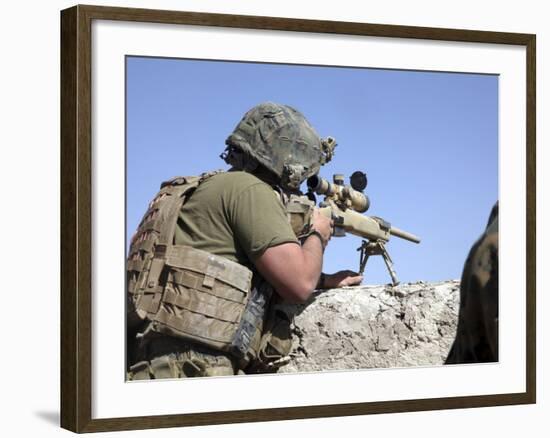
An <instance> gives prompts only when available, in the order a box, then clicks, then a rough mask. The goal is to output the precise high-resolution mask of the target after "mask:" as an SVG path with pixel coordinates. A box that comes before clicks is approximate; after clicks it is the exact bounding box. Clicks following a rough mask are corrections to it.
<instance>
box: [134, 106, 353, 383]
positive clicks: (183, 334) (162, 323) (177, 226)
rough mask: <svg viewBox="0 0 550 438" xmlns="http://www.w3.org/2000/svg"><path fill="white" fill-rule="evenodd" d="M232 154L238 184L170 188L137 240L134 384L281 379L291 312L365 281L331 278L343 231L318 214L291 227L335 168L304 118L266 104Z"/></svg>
mask: <svg viewBox="0 0 550 438" xmlns="http://www.w3.org/2000/svg"><path fill="white" fill-rule="evenodd" d="M226 145H227V147H226V149H225V151H224V153H223V154H222V155H221V157H222V158H223V159H224V160H225V161H226V163H228V164H230V165H231V169H230V170H229V171H228V172H211V173H206V174H203V175H201V176H200V177H179V178H174V179H172V180H170V181H167V182H165V183H163V184H162V186H161V191H160V192H159V194H158V195H157V196H156V197H155V199H153V201H152V202H151V204H150V206H149V209H148V210H147V212H146V213H145V215H144V218H143V219H142V221H141V223H140V225H139V227H138V230H137V231H136V234H135V235H134V237H133V238H132V242H131V246H130V251H129V257H128V264H127V278H128V292H129V294H128V306H127V307H128V315H127V330H128V331H127V333H128V354H127V359H128V364H129V369H128V378H129V379H130V380H141V379H152V378H154V379H158V378H166V377H172V378H176V377H194V376H219V375H234V374H242V373H255V372H276V371H277V369H278V368H279V367H280V366H282V365H283V364H284V363H285V361H287V360H288V354H289V352H290V348H291V337H290V321H289V320H288V317H287V316H286V314H284V313H283V312H281V311H278V305H279V303H280V302H281V301H287V302H304V301H306V300H307V299H308V297H309V296H310V295H311V293H312V292H313V291H314V290H315V288H332V287H338V286H345V285H353V284H358V283H360V282H361V280H362V277H361V276H358V275H356V274H355V273H353V272H352V271H340V272H338V273H336V274H333V275H324V274H322V273H321V268H322V262H323V252H324V250H325V248H326V246H327V244H328V242H329V240H330V237H331V234H332V231H333V224H332V222H331V221H330V220H329V219H327V218H325V217H323V216H322V215H320V214H319V213H318V211H317V210H316V209H313V211H310V212H304V215H303V216H300V217H301V218H302V219H303V221H302V223H300V224H299V225H298V226H297V227H296V224H295V222H296V221H295V220H293V221H292V223H293V226H294V228H293V227H291V224H290V221H289V214H287V211H286V210H285V203H286V201H287V200H288V196H289V195H290V194H291V193H297V192H298V191H299V187H300V184H301V183H302V182H303V181H304V180H305V179H306V178H308V177H309V176H312V175H314V174H316V173H317V172H318V170H319V168H320V166H321V165H323V164H325V162H327V161H329V160H330V158H331V156H332V148H331V146H330V145H329V143H327V142H326V141H324V140H321V139H320V138H319V136H318V135H317V133H316V132H315V130H314V129H313V128H312V126H311V125H310V124H309V123H308V121H307V120H306V119H305V117H304V116H303V115H302V114H301V113H300V112H298V111H296V110H295V109H293V108H291V107H289V106H286V105H279V104H275V103H271V102H267V103H263V104H260V105H258V106H256V107H254V108H252V109H251V110H250V111H248V112H247V113H246V114H245V116H244V117H243V119H242V120H241V122H240V123H239V124H238V125H237V127H236V128H235V130H234V132H233V133H232V134H231V135H230V136H229V137H228V139H227V140H226ZM332 147H334V145H332Z"/></svg>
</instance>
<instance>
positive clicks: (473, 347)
mask: <svg viewBox="0 0 550 438" xmlns="http://www.w3.org/2000/svg"><path fill="white" fill-rule="evenodd" d="M496 361H498V202H497V203H496V204H495V206H494V207H493V209H492V211H491V214H490V216H489V222H488V224H487V228H486V230H485V232H484V233H483V235H482V236H481V237H480V238H479V240H478V241H477V242H476V243H475V244H474V246H473V247H472V249H471V250H470V253H469V254H468V258H467V259H466V263H465V264H464V270H463V272H462V279H461V282H460V311H459V315H458V327H457V333H456V338H455V341H454V343H453V346H452V348H451V351H450V352H449V356H448V357H447V360H446V362H445V363H446V364H457V363H479V362H496Z"/></svg>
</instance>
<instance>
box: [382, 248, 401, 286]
mask: <svg viewBox="0 0 550 438" xmlns="http://www.w3.org/2000/svg"><path fill="white" fill-rule="evenodd" d="M380 250H381V253H382V258H383V259H384V262H385V263H386V267H387V268H388V272H389V273H390V276H391V281H392V286H397V285H398V284H399V280H398V279H397V273H396V272H395V269H393V261H392V259H391V257H390V255H389V254H388V251H386V247H385V246H384V244H383V243H380Z"/></svg>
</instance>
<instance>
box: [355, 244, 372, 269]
mask: <svg viewBox="0 0 550 438" xmlns="http://www.w3.org/2000/svg"><path fill="white" fill-rule="evenodd" d="M368 244H369V242H368V241H367V240H363V242H362V243H361V246H360V247H359V248H357V251H361V254H359V275H363V272H365V266H367V262H368V260H369V255H370V254H369V252H368V251H367V246H368Z"/></svg>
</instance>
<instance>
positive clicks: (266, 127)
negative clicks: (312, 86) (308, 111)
mask: <svg viewBox="0 0 550 438" xmlns="http://www.w3.org/2000/svg"><path fill="white" fill-rule="evenodd" d="M225 143H226V145H227V148H226V152H225V154H222V158H224V159H225V161H226V162H228V163H230V164H233V163H231V161H230V160H228V155H230V152H231V150H232V149H234V148H236V149H238V150H240V151H242V152H244V154H245V155H246V156H247V157H251V158H252V159H253V160H255V161H256V162H258V163H259V164H261V165H263V166H264V167H266V168H267V169H268V170H270V171H271V172H272V173H273V174H275V175H276V176H277V177H278V179H279V184H280V185H281V186H282V187H283V188H286V189H291V190H295V189H298V188H299V187H300V184H301V183H302V182H303V181H304V180H305V179H307V178H309V177H310V176H313V175H315V174H316V173H317V172H318V171H319V168H320V167H321V166H322V165H323V164H325V163H327V162H328V161H330V159H331V158H332V153H333V149H334V146H336V143H335V141H334V139H332V138H330V137H329V138H328V139H327V140H322V139H321V138H320V137H319V135H318V134H317V133H316V132H315V130H314V129H313V127H312V126H311V125H310V124H309V122H308V121H307V120H306V118H305V117H304V116H303V115H302V114H301V113H300V112H299V111H297V110H295V109H294V108H292V107H290V106H288V105H280V104H277V103H273V102H264V103H261V104H259V105H257V106H255V107H254V108H252V109H250V110H249V111H248V112H247V113H246V114H245V115H244V117H243V118H242V120H241V121H240V122H239V124H238V125H237V127H236V128H235V130H234V131H233V133H232V134H231V135H230V136H229V137H228V138H227V140H226V141H225Z"/></svg>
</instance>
